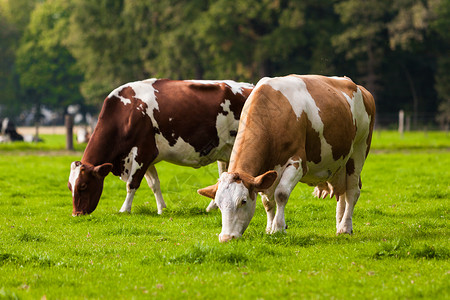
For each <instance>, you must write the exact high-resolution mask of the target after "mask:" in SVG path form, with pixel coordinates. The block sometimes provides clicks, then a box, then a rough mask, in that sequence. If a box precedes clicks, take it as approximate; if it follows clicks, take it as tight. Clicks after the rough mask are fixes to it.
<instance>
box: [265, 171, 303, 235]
mask: <svg viewBox="0 0 450 300" xmlns="http://www.w3.org/2000/svg"><path fill="white" fill-rule="evenodd" d="M302 176H303V169H302V166H301V163H300V162H298V163H293V164H290V165H288V166H287V167H286V169H285V170H284V172H283V174H282V175H281V179H280V182H279V183H278V186H277V187H276V189H275V202H276V204H277V212H276V214H275V218H274V221H273V223H272V230H271V232H270V233H275V232H286V222H285V220H284V207H285V206H286V204H287V202H288V199H289V196H290V195H291V192H292V190H293V189H294V187H295V185H296V184H297V183H298V182H299V180H300V179H301V178H302Z"/></svg>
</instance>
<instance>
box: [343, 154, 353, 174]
mask: <svg viewBox="0 0 450 300" xmlns="http://www.w3.org/2000/svg"><path fill="white" fill-rule="evenodd" d="M345 170H346V172H347V175H352V174H353V173H355V161H354V160H353V158H350V159H349V160H348V161H347V164H346V165H345Z"/></svg>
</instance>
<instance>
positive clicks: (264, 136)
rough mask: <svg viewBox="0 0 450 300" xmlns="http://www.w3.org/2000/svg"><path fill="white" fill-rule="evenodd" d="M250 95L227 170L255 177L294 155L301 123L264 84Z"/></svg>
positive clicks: (275, 93)
mask: <svg viewBox="0 0 450 300" xmlns="http://www.w3.org/2000/svg"><path fill="white" fill-rule="evenodd" d="M250 97H251V99H249V100H247V102H246V104H245V106H244V109H243V113H242V117H241V121H240V123H239V130H238V135H237V137H236V142H235V145H234V147H233V151H232V154H231V157H230V167H229V168H228V170H229V172H238V173H239V172H245V173H248V174H250V175H252V176H258V175H261V174H264V173H265V172H267V171H269V170H273V169H274V168H275V167H276V166H282V165H284V164H285V163H286V162H287V161H288V159H289V158H290V157H292V156H293V155H295V151H296V149H299V148H300V145H299V143H300V142H301V139H300V138H299V137H298V134H299V133H300V132H301V131H300V128H299V126H300V124H301V122H297V121H298V120H300V119H297V117H296V115H295V114H294V112H293V110H292V108H291V105H290V104H289V102H288V101H287V100H286V99H285V98H284V97H282V96H281V94H280V92H278V91H275V90H273V89H271V88H269V89H268V88H265V87H263V88H260V89H259V90H258V91H257V92H256V93H254V94H252V95H251V96H250ZM296 120H297V121H296ZM293 141H295V142H293Z"/></svg>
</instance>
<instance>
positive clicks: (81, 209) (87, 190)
mask: <svg viewBox="0 0 450 300" xmlns="http://www.w3.org/2000/svg"><path fill="white" fill-rule="evenodd" d="M112 167H113V165H112V164H109V163H106V164H103V165H99V166H91V165H86V164H82V163H81V162H79V161H74V162H72V164H71V166H70V175H69V182H68V187H69V190H70V191H72V201H73V212H72V215H73V216H79V215H84V214H90V213H91V212H93V211H94V210H95V208H96V207H97V204H98V201H99V200H100V196H101V195H102V191H103V181H104V179H105V177H106V175H108V173H109V172H110V171H111V169H112Z"/></svg>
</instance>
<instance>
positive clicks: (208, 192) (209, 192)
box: [197, 183, 219, 199]
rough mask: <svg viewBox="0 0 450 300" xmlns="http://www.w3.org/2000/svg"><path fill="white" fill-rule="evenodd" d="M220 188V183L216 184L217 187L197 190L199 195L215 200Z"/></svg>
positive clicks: (212, 186)
mask: <svg viewBox="0 0 450 300" xmlns="http://www.w3.org/2000/svg"><path fill="white" fill-rule="evenodd" d="M218 186H219V183H216V184H215V185H211V186H208V187H205V188H202V189H199V190H197V193H199V194H200V195H202V196H205V197H208V198H211V199H214V198H215V197H216V192H217V188H218Z"/></svg>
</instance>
